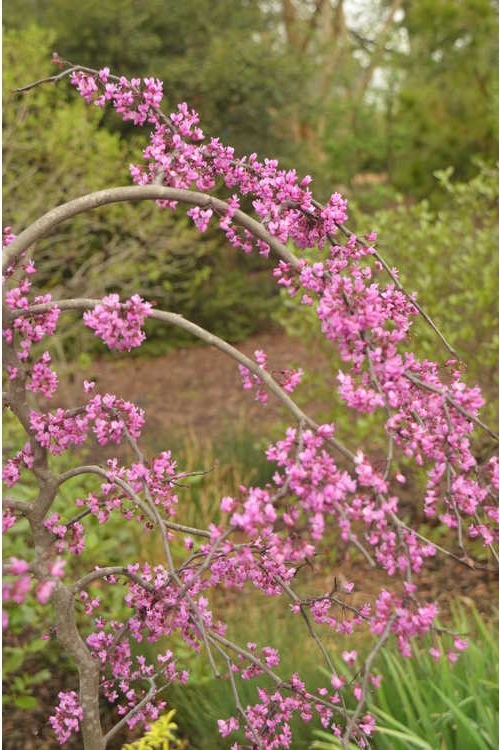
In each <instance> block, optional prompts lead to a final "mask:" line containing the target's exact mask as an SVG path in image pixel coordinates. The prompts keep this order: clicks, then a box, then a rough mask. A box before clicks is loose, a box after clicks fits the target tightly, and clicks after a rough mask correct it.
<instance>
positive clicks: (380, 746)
mask: <svg viewBox="0 0 500 750" xmlns="http://www.w3.org/2000/svg"><path fill="white" fill-rule="evenodd" d="M452 627H453V629H454V630H455V631H457V632H460V633H465V632H467V633H468V634H469V635H468V637H469V642H470V647H469V649H467V651H465V652H464V653H463V654H462V655H461V656H460V658H459V660H458V662H457V663H456V664H455V665H451V664H450V663H449V662H448V660H447V659H441V660H440V661H438V662H435V661H434V660H433V659H432V657H431V656H430V654H429V653H428V651H427V648H424V647H419V648H416V649H415V657H414V658H413V659H411V660H410V659H404V658H403V657H401V656H400V655H399V654H398V653H397V652H396V651H395V650H394V649H389V650H387V651H384V652H383V653H382V654H381V656H380V659H379V662H378V665H379V671H380V673H381V674H382V675H383V680H382V686H381V688H380V689H379V690H377V691H376V693H375V694H374V695H373V697H372V703H371V705H370V706H369V710H370V711H371V712H372V713H373V714H374V715H375V717H376V719H377V728H376V731H375V735H374V738H373V747H374V749H375V750H407V749H411V748H421V749H422V750H495V749H496V748H497V747H498V641H497V632H496V628H495V627H494V624H493V623H486V622H485V621H484V620H483V618H482V617H481V615H480V614H479V612H478V611H477V609H476V608H475V607H474V606H471V605H469V606H467V608H466V607H465V606H464V605H462V606H461V607H460V609H456V610H455V613H454V621H453V626H452ZM316 736H317V739H316V741H315V742H314V743H313V745H312V747H313V748H315V750H334V748H340V747H341V745H340V744H339V743H338V742H337V741H336V740H334V739H333V738H332V737H331V735H329V734H328V733H326V732H322V731H320V732H316Z"/></svg>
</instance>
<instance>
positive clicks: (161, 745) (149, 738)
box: [122, 709, 182, 750]
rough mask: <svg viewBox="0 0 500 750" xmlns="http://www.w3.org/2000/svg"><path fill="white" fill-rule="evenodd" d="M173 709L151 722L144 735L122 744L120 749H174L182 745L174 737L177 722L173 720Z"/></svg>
mask: <svg viewBox="0 0 500 750" xmlns="http://www.w3.org/2000/svg"><path fill="white" fill-rule="evenodd" d="M174 716H175V709H172V710H171V711H169V712H168V713H166V714H163V716H160V718H159V719H157V720H156V721H154V722H153V723H152V724H151V727H150V728H149V730H148V731H147V732H146V734H145V735H144V737H141V738H140V739H138V740H136V741H135V742H131V743H127V744H126V745H123V747H122V750H176V748H180V747H182V743H181V741H180V740H179V739H178V738H177V737H176V733H177V724H176V723H175V721H173V718H174Z"/></svg>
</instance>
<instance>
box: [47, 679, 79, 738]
mask: <svg viewBox="0 0 500 750" xmlns="http://www.w3.org/2000/svg"><path fill="white" fill-rule="evenodd" d="M57 697H58V698H59V704H58V705H57V707H56V712H55V714H54V716H49V722H50V725H51V727H52V729H53V730H54V732H55V735H56V737H57V739H58V741H59V743H60V744H61V745H63V744H64V743H65V742H67V741H68V740H69V738H70V737H71V735H72V734H73V733H74V732H78V730H79V728H80V722H81V720H82V719H83V711H82V707H81V705H80V701H79V700H78V695H77V694H76V693H75V691H74V690H69V691H66V692H63V691H61V692H60V693H58V696H57Z"/></svg>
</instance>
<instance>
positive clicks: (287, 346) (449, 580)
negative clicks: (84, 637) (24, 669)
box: [3, 332, 497, 750]
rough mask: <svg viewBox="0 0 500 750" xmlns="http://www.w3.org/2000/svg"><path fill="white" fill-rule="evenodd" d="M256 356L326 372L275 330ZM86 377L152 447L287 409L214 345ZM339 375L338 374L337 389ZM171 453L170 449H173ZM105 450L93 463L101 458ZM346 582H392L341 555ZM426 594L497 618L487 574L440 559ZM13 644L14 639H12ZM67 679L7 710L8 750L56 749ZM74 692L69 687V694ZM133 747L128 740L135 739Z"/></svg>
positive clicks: (71, 748) (315, 354)
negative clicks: (129, 405)
mask: <svg viewBox="0 0 500 750" xmlns="http://www.w3.org/2000/svg"><path fill="white" fill-rule="evenodd" d="M239 348H240V350H241V351H243V352H244V353H245V354H247V355H250V356H252V355H253V352H254V351H255V350H256V349H263V350H264V351H265V352H266V353H267V354H268V358H269V359H268V361H269V370H270V371H271V372H272V374H273V375H274V376H275V378H276V379H277V380H279V379H280V372H281V370H284V369H287V368H290V367H292V366H295V365H301V366H303V367H305V368H307V369H308V370H313V371H314V370H321V369H324V367H325V364H326V359H325V355H324V354H323V353H322V352H321V351H320V350H319V349H318V348H316V347H315V346H314V345H309V344H305V343H301V342H300V341H297V340H292V341H290V339H288V338H287V337H286V336H285V335H284V334H283V333H280V332H269V333H264V334H259V335H257V336H254V337H252V338H250V339H248V340H247V341H246V342H244V343H243V344H241V345H240V346H239ZM85 377H86V378H87V379H93V380H95V381H96V383H97V389H98V390H99V392H105V391H109V392H114V393H117V394H119V395H120V396H122V397H123V398H126V399H129V400H131V401H133V402H135V403H137V404H138V405H140V406H141V407H142V408H144V409H145V410H146V415H147V425H148V426H147V430H146V433H145V440H146V443H149V444H152V445H154V444H155V443H157V442H158V436H162V437H163V436H167V437H168V436H169V435H172V436H175V439H176V442H179V436H180V435H182V434H183V433H189V432H190V433H194V434H195V435H198V436H200V437H207V436H210V437H211V438H213V439H216V437H217V436H218V435H222V434H225V435H227V434H228V430H229V431H230V430H231V429H234V430H235V431H241V429H248V430H249V431H250V432H252V433H259V434H265V433H266V430H268V429H270V428H271V427H272V426H273V425H274V424H275V423H276V420H277V419H283V418H284V417H285V410H284V408H283V406H282V405H280V404H279V402H278V401H277V400H276V399H275V398H274V397H273V396H272V395H270V397H269V403H268V404H267V405H266V406H265V407H263V406H262V405H261V404H260V403H258V402H256V401H255V400H254V395H253V394H252V393H249V392H245V391H243V390H242V387H241V377H240V375H239V373H238V368H237V366H236V364H235V362H234V361H233V360H231V359H230V358H229V357H227V355H225V354H223V353H222V352H220V351H218V350H217V349H215V348H211V347H192V348H185V349H179V350H176V351H173V352H170V353H169V354H167V355H165V356H162V357H158V358H155V359H151V360H143V359H140V358H133V359H131V358H124V357H116V358H114V359H111V358H106V359H102V360H96V361H94V362H93V363H92V365H91V367H90V368H89V369H88V370H87V371H86V372H85ZM333 381H334V374H332V384H333ZM80 382H81V380H80V378H73V377H71V376H70V377H67V378H64V379H63V380H62V382H61V394H62V396H61V405H65V406H70V405H71V406H75V405H77V404H79V403H81V402H82V391H81V385H80ZM307 412H308V413H309V414H310V415H311V416H313V417H316V416H317V415H318V414H319V413H320V412H321V404H320V403H319V402H315V401H314V399H310V402H309V404H308V407H307ZM167 447H168V446H167ZM103 457H104V454H103V452H102V451H101V450H99V453H96V455H95V456H94V457H93V458H94V459H95V460H101V461H102V460H103ZM341 576H342V577H345V578H346V579H347V580H354V581H358V580H359V581H360V583H361V582H362V588H363V591H364V593H365V594H370V592H371V591H375V590H380V586H381V585H383V584H384V583H385V582H386V579H385V578H384V574H383V573H381V572H376V573H375V574H374V573H373V572H369V571H364V570H363V568H362V566H361V567H360V562H359V560H352V559H351V558H350V557H349V555H343V559H342V565H341ZM420 583H421V591H422V594H423V595H424V596H429V597H430V598H437V599H438V600H439V601H441V603H442V605H443V606H444V608H445V609H446V607H447V605H448V604H449V601H450V595H452V596H453V598H456V597H462V598H463V599H465V601H469V602H475V604H476V605H477V606H478V607H479V609H481V610H482V611H484V612H485V613H488V614H491V612H492V610H493V608H494V607H495V606H496V602H497V579H496V575H495V574H494V573H490V572H487V571H485V570H475V571H472V570H470V569H469V568H467V567H465V566H464V565H461V564H459V563H458V562H455V561H453V560H450V559H442V558H436V559H435V560H434V561H433V563H432V564H431V565H430V566H429V568H428V569H427V572H426V573H425V575H423V576H422V580H421V582H420ZM7 642H8V641H7ZM61 679H62V680H63V681H64V680H66V681H67V680H68V679H71V681H72V682H73V679H72V677H71V676H68V674H67V673H62V674H61V675H58V674H54V679H53V681H49V682H48V683H45V684H44V685H42V686H41V687H40V689H39V691H38V699H39V708H38V709H37V710H35V711H32V712H26V711H19V710H12V709H7V710H6V711H5V712H4V718H3V747H4V748H5V750H38V749H39V750H54V748H56V747H58V745H57V743H56V742H55V738H54V736H53V734H52V732H51V730H50V727H49V726H48V725H47V719H46V717H47V715H48V714H49V713H50V710H51V708H52V706H53V705H54V703H55V702H56V693H57V691H58V690H61V689H64V687H65V686H64V685H62V684H61ZM70 687H74V685H73V684H72V685H71V686H66V688H67V689H69V688H70ZM124 741H125V737H121V738H118V739H117V741H116V742H114V743H113V745H112V746H110V747H111V748H112V749H113V748H119V747H121V743H122V742H124ZM129 741H130V738H129ZM80 746H81V745H80V744H79V741H78V740H76V739H75V740H74V741H73V742H70V743H68V744H67V745H66V746H65V747H66V748H67V749H68V750H76V748H78V747H80Z"/></svg>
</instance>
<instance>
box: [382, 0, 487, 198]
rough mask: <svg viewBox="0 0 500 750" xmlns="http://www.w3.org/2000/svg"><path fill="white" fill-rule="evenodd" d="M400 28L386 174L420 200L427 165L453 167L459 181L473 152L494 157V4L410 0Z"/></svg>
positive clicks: (426, 186)
mask: <svg viewBox="0 0 500 750" xmlns="http://www.w3.org/2000/svg"><path fill="white" fill-rule="evenodd" d="M403 25H404V27H405V29H406V34H407V52H406V53H405V54H403V55H401V56H400V57H399V59H398V61H397V64H398V65H399V66H400V69H401V79H402V81H401V85H400V86H399V89H398V92H397V96H396V101H395V104H394V110H395V111H394V113H393V117H392V121H391V123H390V132H389V139H390V140H391V141H392V147H391V164H390V171H391V177H392V179H393V182H394V184H395V185H396V186H397V187H398V189H399V190H401V191H402V192H403V193H406V192H408V191H411V192H412V193H413V194H414V195H417V196H418V197H423V196H425V195H428V194H429V192H430V191H432V190H433V189H435V184H434V183H433V181H432V177H431V175H432V172H433V170H436V169H442V168H444V167H446V166H447V165H448V164H451V165H453V166H454V167H455V170H456V173H457V176H458V178H459V179H460V180H462V181H464V180H467V179H468V178H470V177H471V176H472V174H473V173H474V164H473V162H472V161H471V156H483V158H486V159H490V160H492V159H495V158H496V155H497V151H498V140H497V128H498V124H497V123H498V119H497V118H498V63H497V59H498V3H497V2H496V1H495V0H493V1H492V0H464V1H463V2H456V0H418V2H415V0H411V1H407V2H405V19H404V22H403Z"/></svg>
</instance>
